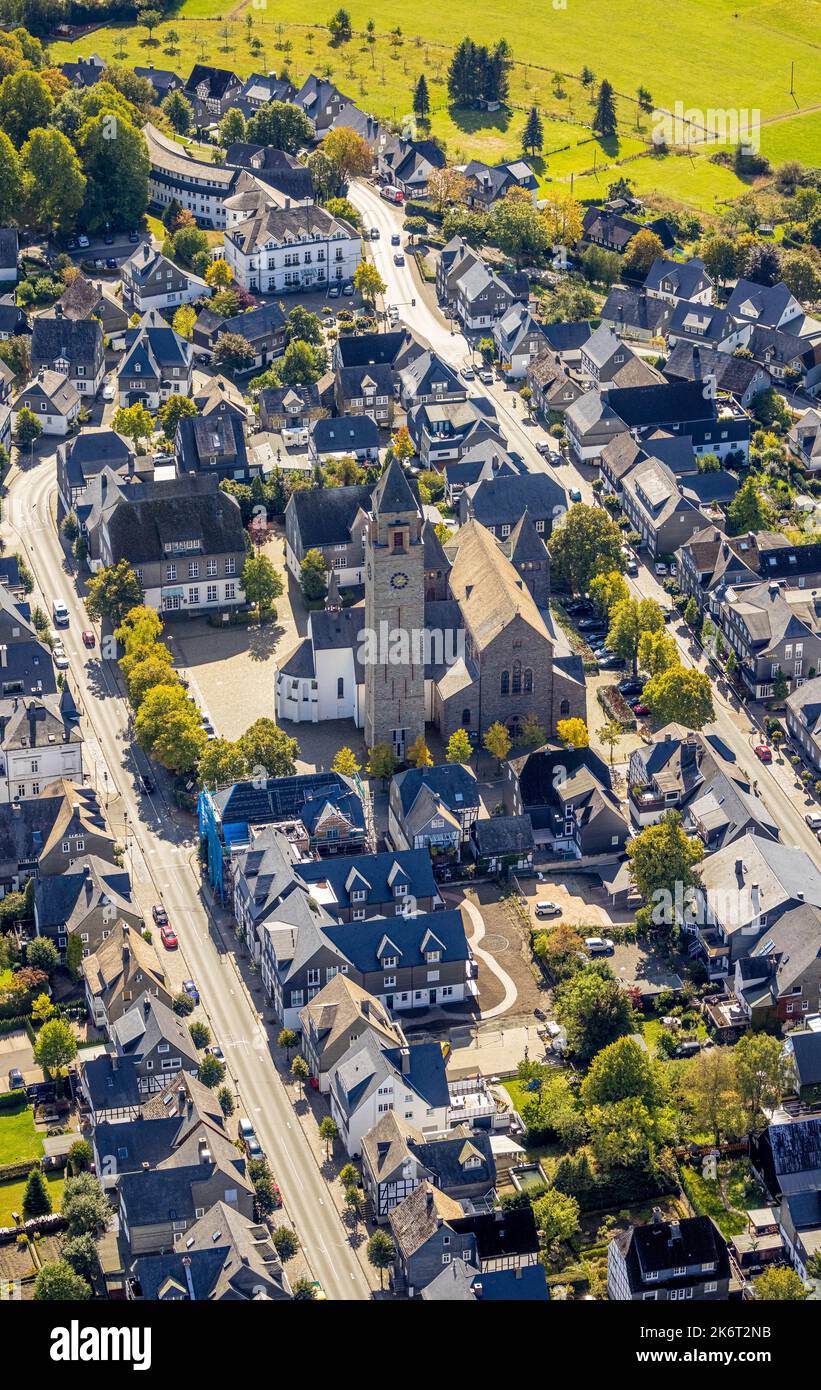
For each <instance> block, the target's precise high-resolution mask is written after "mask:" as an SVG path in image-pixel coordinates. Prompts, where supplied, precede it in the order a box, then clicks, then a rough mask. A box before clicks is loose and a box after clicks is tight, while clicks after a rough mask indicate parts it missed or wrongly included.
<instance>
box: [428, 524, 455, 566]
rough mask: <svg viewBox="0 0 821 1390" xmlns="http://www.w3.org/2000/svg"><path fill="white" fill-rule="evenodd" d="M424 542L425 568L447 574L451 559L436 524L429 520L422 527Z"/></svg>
mask: <svg viewBox="0 0 821 1390" xmlns="http://www.w3.org/2000/svg"><path fill="white" fill-rule="evenodd" d="M422 544H423V545H424V548H425V569H426V570H441V571H442V573H443V574H446V573H447V571H448V570H449V569H450V560H449V559H448V557H447V555H446V554H445V550H444V546H443V545H442V542H441V541H440V539H439V537H438V536H437V534H436V528H435V526H433V525H432V524H431V522H429V521H426V522H425V523H424V525H423V527H422Z"/></svg>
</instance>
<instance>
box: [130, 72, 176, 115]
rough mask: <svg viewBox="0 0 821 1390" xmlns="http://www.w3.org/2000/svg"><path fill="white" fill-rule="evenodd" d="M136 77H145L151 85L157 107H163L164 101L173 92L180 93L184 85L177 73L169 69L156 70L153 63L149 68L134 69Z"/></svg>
mask: <svg viewBox="0 0 821 1390" xmlns="http://www.w3.org/2000/svg"><path fill="white" fill-rule="evenodd" d="M134 74H135V76H136V77H144V78H145V79H146V81H148V82H150V83H151V86H152V87H153V88H154V93H155V96H156V98H157V105H158V106H161V105H162V103H163V101H164V100H165V98H166V97H167V96H169V95H170V94H171V92H178V91H179V90H180V88H181V87H182V85H183V82H182V78H181V77H180V76H179V74H178V73H176V72H171V71H170V69H168V68H155V67H154V64H153V63H149V64H148V66H147V67H137V66H135V68H134Z"/></svg>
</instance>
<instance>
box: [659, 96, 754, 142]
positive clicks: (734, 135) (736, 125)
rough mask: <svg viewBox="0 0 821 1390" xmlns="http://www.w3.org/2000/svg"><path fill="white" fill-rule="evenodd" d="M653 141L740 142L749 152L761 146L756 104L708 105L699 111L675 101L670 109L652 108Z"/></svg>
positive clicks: (697, 108)
mask: <svg viewBox="0 0 821 1390" xmlns="http://www.w3.org/2000/svg"><path fill="white" fill-rule="evenodd" d="M652 139H653V144H654V145H666V146H668V147H670V148H672V147H673V146H679V147H681V146H685V147H686V146H689V145H727V146H731V147H733V148H735V147H737V146H740V147H741V148H742V149H743V150H744V151H745V152H747V153H749V154H758V152H759V150H760V149H761V112H760V110H759V109H758V107H754V108H753V109H752V110H749V109H748V108H747V107H746V106H739V107H734V106H731V107H726V108H725V107H720V108H716V107H710V108H709V109H708V110H706V111H702V110H701V109H700V108H699V107H696V106H688V107H687V108H686V109H685V106H684V102H683V101H677V102H676V103H675V106H674V107H673V109H672V111H654V112H653V136H652Z"/></svg>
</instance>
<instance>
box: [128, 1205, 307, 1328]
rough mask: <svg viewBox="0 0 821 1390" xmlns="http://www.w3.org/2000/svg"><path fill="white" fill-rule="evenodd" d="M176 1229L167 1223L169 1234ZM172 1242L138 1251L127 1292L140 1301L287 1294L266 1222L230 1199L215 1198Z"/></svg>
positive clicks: (235, 1299)
mask: <svg viewBox="0 0 821 1390" xmlns="http://www.w3.org/2000/svg"><path fill="white" fill-rule="evenodd" d="M198 1196H199V1192H198ZM177 1234H181V1233H178V1232H175V1231H173V1229H172V1238H173V1236H174V1235H177ZM175 1245H176V1248H175V1249H173V1250H169V1251H168V1252H167V1253H164V1254H152V1255H139V1256H138V1257H137V1259H136V1260H134V1261H133V1262H132V1263H131V1264H130V1265H129V1269H128V1280H127V1283H126V1290H127V1296H128V1297H129V1298H131V1299H136V1300H139V1301H140V1302H143V1303H146V1302H149V1303H169V1302H179V1301H181V1300H182V1301H185V1300H189V1301H191V1302H194V1301H198V1302H208V1303H219V1302H230V1303H250V1302H259V1301H260V1300H263V1301H266V1302H267V1301H272V1302H281V1301H282V1300H284V1299H288V1298H290V1296H291V1293H290V1285H289V1283H288V1277H287V1275H286V1273H285V1271H284V1269H283V1267H282V1261H281V1260H280V1258H279V1256H278V1254H277V1252H276V1250H275V1248H274V1246H273V1244H272V1242H271V1236H270V1232H269V1230H268V1227H267V1226H266V1225H265V1224H264V1223H261V1222H256V1221H254V1220H253V1218H251V1217H249V1216H247V1215H245V1214H244V1213H243V1212H241V1211H240V1210H238V1205H237V1204H235V1203H233V1202H232V1203H229V1202H226V1201H218V1202H215V1203H214V1205H213V1206H212V1207H211V1208H210V1209H209V1210H208V1211H206V1212H205V1213H204V1215H202V1216H201V1217H200V1218H199V1220H195V1221H194V1224H193V1226H189V1227H188V1228H187V1230H186V1232H185V1239H184V1241H183V1240H182V1239H180V1240H179V1241H176V1242H175Z"/></svg>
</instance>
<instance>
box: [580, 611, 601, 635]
mask: <svg viewBox="0 0 821 1390" xmlns="http://www.w3.org/2000/svg"><path fill="white" fill-rule="evenodd" d="M576 626H577V627H578V629H579V632H593V631H594V630H597V631H599V632H604V630H605V622H604V619H603V618H599V617H597V616H595V615H591V616H590V617H588V618H580V619H579V622H578V623H577V624H576Z"/></svg>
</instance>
